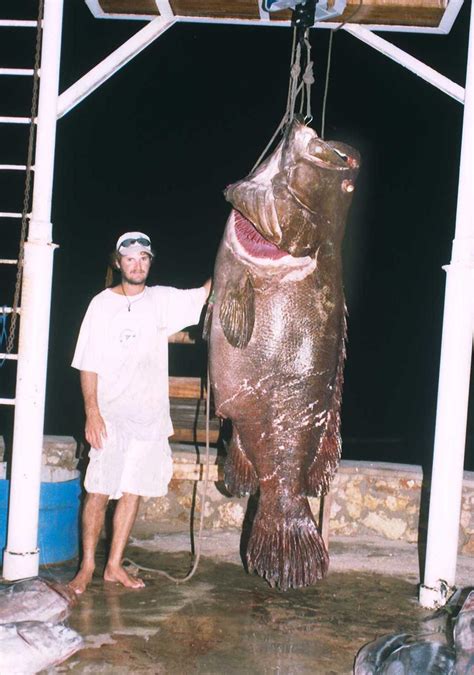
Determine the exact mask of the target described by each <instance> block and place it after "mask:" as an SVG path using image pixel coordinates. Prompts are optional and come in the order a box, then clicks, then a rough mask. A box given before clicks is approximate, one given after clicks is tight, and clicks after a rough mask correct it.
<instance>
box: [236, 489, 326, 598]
mask: <svg viewBox="0 0 474 675" xmlns="http://www.w3.org/2000/svg"><path fill="white" fill-rule="evenodd" d="M247 565H248V569H249V572H256V573H257V574H258V575H260V576H261V577H264V578H265V579H266V580H267V581H268V583H269V584H270V586H272V587H275V586H277V587H278V588H280V589H282V590H283V591H286V590H288V589H289V588H301V587H303V586H310V585H311V584H314V583H315V582H316V581H318V580H320V579H322V578H323V577H324V576H325V575H326V572H327V570H328V566H329V555H328V552H327V549H326V546H325V544H324V542H323V540H322V538H321V535H320V533H319V531H318V528H317V526H316V523H315V521H314V518H313V516H312V513H311V510H310V508H309V503H308V500H307V498H306V497H297V498H296V503H295V500H294V499H292V503H291V507H290V508H289V509H288V512H287V513H285V512H281V513H278V508H275V503H274V499H273V500H272V499H271V495H268V496H267V495H265V494H264V493H261V495H260V501H259V505H258V510H257V514H256V516H255V520H254V522H253V527H252V533H251V536H250V540H249V543H248V548H247Z"/></svg>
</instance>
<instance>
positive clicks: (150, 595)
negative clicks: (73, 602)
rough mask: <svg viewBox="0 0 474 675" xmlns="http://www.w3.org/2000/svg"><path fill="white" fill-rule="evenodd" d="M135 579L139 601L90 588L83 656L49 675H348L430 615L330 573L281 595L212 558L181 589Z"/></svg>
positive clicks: (400, 597)
mask: <svg viewBox="0 0 474 675" xmlns="http://www.w3.org/2000/svg"><path fill="white" fill-rule="evenodd" d="M127 553H128V554H129V555H130V556H131V558H133V559H134V560H135V561H136V562H137V563H139V564H141V565H144V566H146V567H159V568H161V569H165V570H166V571H168V572H170V573H172V574H176V575H179V576H184V575H185V574H186V572H187V571H188V569H189V567H188V564H189V556H188V554H184V553H159V554H157V553H152V552H149V551H145V550H144V549H140V548H130V549H129V550H128V551H127ZM58 574H59V572H58ZM67 574H69V576H70V570H69V572H68V573H67ZM141 576H142V577H143V578H144V579H145V581H146V584H147V585H146V588H145V589H143V590H140V591H129V590H126V589H123V588H121V587H119V586H115V585H113V584H104V582H103V581H102V579H101V578H100V577H99V576H98V577H96V578H94V580H93V583H92V585H91V587H90V589H89V590H88V591H87V592H86V593H85V594H84V595H83V596H81V597H80V599H79V602H78V605H77V606H76V607H75V608H74V609H73V610H72V613H71V616H70V618H69V625H70V626H71V627H72V628H74V629H75V630H77V631H78V632H79V633H80V634H81V635H82V636H83V637H84V639H85V641H86V648H85V649H83V650H81V651H80V652H78V653H76V654H75V655H74V656H73V657H71V658H70V659H69V660H68V661H66V662H65V663H63V664H61V665H60V666H56V668H55V669H53V670H50V671H49V672H57V673H63V672H64V673H65V672H76V673H81V672H82V673H114V674H116V673H141V672H143V673H144V672H148V673H172V674H174V673H180V674H182V673H191V672H192V673H206V674H208V673H216V674H219V675H222V673H226V675H227V674H234V673H235V674H245V675H253V674H255V675H256V674H258V675H267V674H269V675H270V674H274V673H277V674H279V675H280V674H281V675H283V674H291V675H295V674H300V673H303V674H306V673H308V674H309V673H312V674H314V673H316V674H318V675H319V674H328V675H330V674H332V673H338V674H339V673H351V672H352V665H353V661H354V657H355V654H356V653H357V651H358V650H359V649H360V647H362V645H364V644H365V643H367V642H369V641H370V640H373V639H374V638H375V637H377V636H380V635H382V634H384V633H396V632H401V631H403V632H415V633H418V632H419V631H420V620H421V619H422V618H424V617H426V616H427V615H428V614H429V612H427V611H426V610H423V609H421V608H420V607H419V605H418V603H417V588H416V584H415V583H411V582H409V581H406V580H403V579H398V578H396V577H391V576H382V575H378V574H370V573H362V572H334V573H330V574H329V575H328V577H327V578H326V579H325V580H324V581H322V582H321V583H319V584H318V585H316V586H313V587H310V588H305V589H301V590H298V591H289V592H286V593H283V592H280V591H278V590H274V589H271V588H270V587H269V586H268V585H267V584H266V582H265V581H263V580H262V579H260V578H259V577H257V576H251V575H248V574H247V573H246V572H245V571H244V570H243V568H242V567H241V566H239V565H235V564H233V563H228V562H218V561H215V560H212V559H209V558H204V559H201V562H200V565H199V568H198V571H197V573H196V575H195V576H194V577H193V579H191V581H189V582H188V583H186V584H182V585H176V584H174V583H172V582H170V581H168V580H166V579H164V578H163V577H159V576H156V575H153V574H152V573H149V572H143V573H142V575H141ZM63 577H64V573H63Z"/></svg>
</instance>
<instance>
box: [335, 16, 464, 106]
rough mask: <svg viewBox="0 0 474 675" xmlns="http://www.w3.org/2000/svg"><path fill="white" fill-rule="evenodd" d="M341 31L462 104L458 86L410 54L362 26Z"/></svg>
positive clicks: (345, 28)
mask: <svg viewBox="0 0 474 675" xmlns="http://www.w3.org/2000/svg"><path fill="white" fill-rule="evenodd" d="M343 30H345V31H346V33H350V35H353V36H354V37H356V38H358V39H359V40H362V42H365V44H367V45H370V47H373V48H374V49H376V50H377V51H379V52H381V53H382V54H385V56H388V58H389V59H392V60H393V61H396V63H399V64H400V65H401V66H403V67H404V68H408V70H411V72H412V73H415V75H418V76H419V77H421V78H422V79H423V80H425V81H426V82H429V83H430V84H432V85H433V86H434V87H437V88H438V89H440V90H441V91H443V92H444V93H445V94H448V96H451V97H452V98H454V99H456V101H460V102H461V103H463V102H464V89H463V88H462V87H460V86H459V84H456V83H455V82H453V81H452V80H450V79H449V78H447V77H445V76H444V75H441V74H440V73H438V72H437V71H436V70H434V68H430V66H427V65H426V64H425V63H423V62H422V61H419V60H418V59H415V57H414V56H410V54H407V53H406V52H404V51H403V49H399V48H398V47H395V45H393V44H392V43H391V42H388V41H387V40H384V39H383V38H381V37H379V36H378V35H375V34H374V33H372V31H370V30H367V28H363V27H362V26H352V25H350V24H346V25H345V26H344V27H343Z"/></svg>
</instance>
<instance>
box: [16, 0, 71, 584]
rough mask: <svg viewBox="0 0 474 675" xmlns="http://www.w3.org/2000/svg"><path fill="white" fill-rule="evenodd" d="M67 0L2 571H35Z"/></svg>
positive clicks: (49, 26) (44, 89)
mask: <svg viewBox="0 0 474 675" xmlns="http://www.w3.org/2000/svg"><path fill="white" fill-rule="evenodd" d="M62 14H63V0H45V7H44V20H43V44H42V51H41V80H40V91H39V100H38V119H37V123H38V124H37V140H36V153H35V179H34V189H33V208H32V214H31V220H30V227H29V233H28V241H27V242H26V244H25V260H24V270H23V285H22V297H21V324H20V336H19V348H18V372H17V382H16V409H15V423H14V436H13V457H12V470H11V488H10V508H9V518H8V539H7V548H6V550H5V554H4V561H3V576H4V578H5V579H8V580H15V579H24V578H26V577H31V576H36V575H37V574H38V569H39V549H38V545H37V544H38V512H39V493H40V484H41V460H42V452H43V426H44V404H45V391H46V369H47V359H48V337H49V318H50V307H51V280H52V271H53V252H54V248H55V245H54V244H53V243H52V224H51V222H50V221H51V198H52V188H53V170H54V150H55V142H56V118H57V100H58V84H59V64H60V55H61V30H62Z"/></svg>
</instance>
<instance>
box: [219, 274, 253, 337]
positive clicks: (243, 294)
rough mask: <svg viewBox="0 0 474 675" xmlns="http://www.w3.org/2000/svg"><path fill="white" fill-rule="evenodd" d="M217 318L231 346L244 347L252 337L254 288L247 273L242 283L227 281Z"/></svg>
mask: <svg viewBox="0 0 474 675" xmlns="http://www.w3.org/2000/svg"><path fill="white" fill-rule="evenodd" d="M219 319H220V322H221V326H222V330H223V331H224V335H225V336H226V338H227V341H228V342H229V343H230V344H231V345H232V347H236V348H238V349H245V347H246V346H247V345H248V343H249V342H250V338H251V337H252V333H253V327H254V323H255V290H254V287H253V283H252V279H251V278H250V276H249V275H246V276H245V278H244V281H243V283H240V284H239V283H236V282H235V281H229V282H228V283H227V285H226V288H225V292H224V298H223V300H222V303H221V306H220V311H219Z"/></svg>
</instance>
